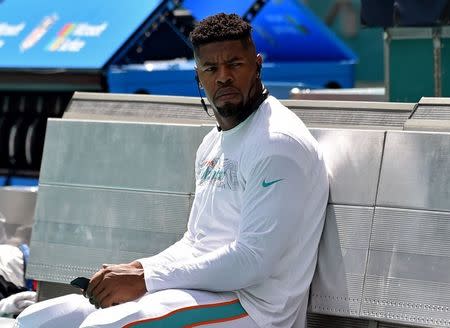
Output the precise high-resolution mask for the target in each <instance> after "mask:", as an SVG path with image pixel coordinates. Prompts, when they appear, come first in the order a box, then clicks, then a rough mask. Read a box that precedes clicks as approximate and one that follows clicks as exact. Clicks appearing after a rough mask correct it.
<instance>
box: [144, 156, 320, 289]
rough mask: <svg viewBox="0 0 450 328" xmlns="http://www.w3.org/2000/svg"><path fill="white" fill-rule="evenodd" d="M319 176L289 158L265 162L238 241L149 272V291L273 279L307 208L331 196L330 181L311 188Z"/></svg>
mask: <svg viewBox="0 0 450 328" xmlns="http://www.w3.org/2000/svg"><path fill="white" fill-rule="evenodd" d="M310 164H311V163H308V165H307V166H308V167H311V165H310ZM316 176H317V174H314V172H308V170H305V168H304V167H301V166H300V165H299V163H298V161H295V160H293V159H292V158H291V157H289V156H281V155H274V156H267V157H265V158H262V159H261V160H260V161H259V162H257V163H256V164H255V165H254V167H253V168H252V169H251V170H250V173H249V174H248V177H247V181H246V187H245V191H244V194H243V202H242V204H243V206H242V211H241V216H242V218H241V223H240V226H239V231H238V235H237V238H236V240H234V241H233V242H231V243H229V244H226V245H224V246H222V247H220V248H218V249H216V250H214V251H212V252H209V253H206V254H203V255H201V256H198V257H194V258H191V259H188V260H183V261H179V262H170V263H164V264H161V265H158V266H148V267H145V270H144V271H145V279H146V284H147V286H148V290H149V291H150V292H154V291H158V290H163V289H169V288H190V289H203V290H210V291H232V290H238V289H242V288H246V287H248V286H251V285H254V284H257V283H260V282H261V281H263V280H264V279H265V278H267V277H269V276H270V274H271V272H272V270H273V268H274V266H276V264H277V261H278V259H279V258H280V257H281V256H282V255H283V253H284V252H285V251H286V249H287V248H288V247H289V241H290V240H291V239H292V238H291V237H293V236H294V234H298V233H299V227H300V223H301V220H302V214H301V213H302V210H303V207H304V206H308V202H309V201H310V198H311V197H324V194H327V193H328V185H327V184H326V183H325V181H324V182H323V183H322V184H323V185H322V186H321V185H320V184H319V185H317V184H316V185H315V187H314V188H311V186H314V183H315V179H316ZM317 186H318V187H317ZM325 197H326V196H325ZM325 202H326V198H325Z"/></svg>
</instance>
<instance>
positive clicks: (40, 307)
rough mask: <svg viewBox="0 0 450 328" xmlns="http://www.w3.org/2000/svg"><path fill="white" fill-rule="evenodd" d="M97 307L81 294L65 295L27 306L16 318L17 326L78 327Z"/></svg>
mask: <svg viewBox="0 0 450 328" xmlns="http://www.w3.org/2000/svg"><path fill="white" fill-rule="evenodd" d="M94 310H95V308H94V307H93V306H92V305H91V304H89V302H88V301H87V300H86V299H85V298H84V297H83V296H81V295H76V294H71V295H65V296H61V297H57V298H53V299H50V300H46V301H43V302H38V303H36V304H33V305H32V306H30V307H28V308H26V309H25V310H24V311H23V312H22V313H21V314H20V315H19V316H18V317H17V319H16V323H15V327H16V328H38V327H39V328H53V327H55V328H56V327H69V326H72V327H78V326H79V325H80V324H81V322H83V320H84V318H85V317H86V316H87V315H88V314H89V313H91V312H92V311H94Z"/></svg>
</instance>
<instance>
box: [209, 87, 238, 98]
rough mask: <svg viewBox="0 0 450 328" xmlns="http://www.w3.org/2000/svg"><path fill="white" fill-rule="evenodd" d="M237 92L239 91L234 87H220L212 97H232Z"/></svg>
mask: <svg viewBox="0 0 450 328" xmlns="http://www.w3.org/2000/svg"><path fill="white" fill-rule="evenodd" d="M237 94H239V91H238V90H236V89H234V88H222V89H219V90H217V92H216V95H215V97H214V98H215V99H218V98H228V97H234V96H235V95H237Z"/></svg>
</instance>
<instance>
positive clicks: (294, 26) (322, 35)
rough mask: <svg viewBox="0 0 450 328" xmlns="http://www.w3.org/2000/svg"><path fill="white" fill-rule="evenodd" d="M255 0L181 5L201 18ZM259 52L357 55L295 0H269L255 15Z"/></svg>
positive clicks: (195, 0) (281, 56) (289, 56)
mask: <svg viewBox="0 0 450 328" xmlns="http://www.w3.org/2000/svg"><path fill="white" fill-rule="evenodd" d="M254 2H255V1H248V0H247V1H238V0H228V1H220V2H218V1H210V0H185V1H184V2H183V6H184V7H185V8H186V9H189V10H190V11H191V12H192V15H193V16H194V17H195V18H196V19H197V20H201V19H203V18H205V17H206V16H209V15H212V14H215V13H218V12H225V13H232V12H234V13H237V14H239V15H243V14H244V13H245V12H246V11H247V10H249V9H250V8H251V6H252V5H253V3H254ZM251 24H252V26H253V30H254V32H253V38H254V41H255V44H256V48H257V50H258V52H260V53H262V54H263V55H264V60H265V61H270V62H306V61H315V62H320V61H338V62H339V61H350V62H355V61H356V59H357V57H356V55H355V54H354V53H353V52H352V51H351V50H350V48H349V47H347V46H346V45H345V44H344V43H343V42H342V41H341V40H339V39H338V38H337V37H336V36H335V35H334V34H333V32H331V31H330V30H329V29H328V27H327V26H326V25H325V24H324V23H323V22H322V21H321V20H320V19H319V18H317V17H316V16H315V15H314V14H313V13H312V12H311V11H310V10H309V9H308V8H307V7H306V6H305V5H303V4H302V3H300V2H299V1H296V0H270V1H267V3H266V4H265V5H264V6H263V7H262V9H261V10H260V11H259V12H258V13H257V15H256V16H255V18H254V19H252V20H251Z"/></svg>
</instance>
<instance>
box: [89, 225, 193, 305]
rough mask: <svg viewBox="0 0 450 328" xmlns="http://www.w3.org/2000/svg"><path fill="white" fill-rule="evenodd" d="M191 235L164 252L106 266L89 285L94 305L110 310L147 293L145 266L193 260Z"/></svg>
mask: <svg viewBox="0 0 450 328" xmlns="http://www.w3.org/2000/svg"><path fill="white" fill-rule="evenodd" d="M192 253H193V251H192V242H191V240H190V238H189V232H186V233H185V235H184V237H183V238H182V239H181V240H179V241H178V242H176V243H175V244H173V245H172V246H170V247H168V248H167V249H165V250H164V251H162V252H161V253H159V254H157V255H155V256H151V257H148V258H142V259H139V260H136V261H133V262H130V263H126V264H103V265H102V269H100V270H99V271H97V272H96V273H95V274H94V275H93V276H92V278H91V280H90V282H89V287H88V289H87V290H86V291H84V292H85V294H86V295H87V296H88V297H89V298H90V301H91V303H92V304H95V305H96V306H97V307H101V308H106V307H110V306H112V305H115V304H121V303H125V302H128V301H133V300H135V299H137V298H139V297H141V296H143V295H144V294H145V293H146V292H147V287H146V284H145V279H144V269H143V264H145V265H146V266H155V265H158V264H162V263H171V262H177V261H181V260H184V259H186V258H190V257H193V255H192Z"/></svg>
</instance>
